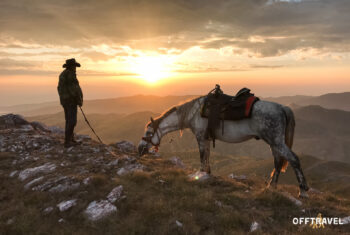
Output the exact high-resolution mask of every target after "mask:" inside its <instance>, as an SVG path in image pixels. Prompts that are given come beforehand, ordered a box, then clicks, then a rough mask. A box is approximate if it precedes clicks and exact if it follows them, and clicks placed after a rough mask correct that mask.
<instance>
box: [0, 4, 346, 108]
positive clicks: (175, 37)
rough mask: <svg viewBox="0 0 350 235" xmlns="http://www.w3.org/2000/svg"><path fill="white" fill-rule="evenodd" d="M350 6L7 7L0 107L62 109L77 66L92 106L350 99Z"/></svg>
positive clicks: (1, 21)
mask: <svg viewBox="0 0 350 235" xmlns="http://www.w3.org/2000/svg"><path fill="white" fill-rule="evenodd" d="M349 12H350V1H346V0H294V1H287V0H245V1H239V0H217V1H210V0H181V1H164V0H133V1H131V0H128V1H126V0H125V1H121V0H119V1H112V0H103V1H92V0H84V1H83V0H74V1H73V0H60V1H44V0H36V1H31V2H30V4H29V2H28V1H26V0H2V1H1V2H0V29H1V30H0V106H3V105H13V104H22V103H38V102H45V101H52V100H58V95H57V90H56V87H57V80H58V75H59V73H60V72H61V71H62V64H64V62H65V60H66V59H68V58H72V57H74V58H76V59H77V61H78V62H80V63H81V65H82V67H81V68H78V69H77V75H78V79H79V81H80V84H81V86H82V88H83V91H84V97H85V99H97V98H111V97H120V96H131V95H135V94H153V95H174V94H178V95H186V94H190V95H192V94H205V93H207V92H208V91H209V90H210V89H212V88H213V87H214V85H215V84H216V83H219V84H221V86H222V88H223V90H224V91H225V92H227V93H231V94H233V93H235V92H236V91H237V90H238V89H240V88H241V87H249V88H250V89H252V91H253V93H255V94H257V95H258V96H263V97H268V96H281V95H296V94H307V95H320V94H325V93H330V92H345V91H349V90H350V89H349V88H350V79H349V74H350V68H349V65H350V28H349V23H348V22H350V14H349Z"/></svg>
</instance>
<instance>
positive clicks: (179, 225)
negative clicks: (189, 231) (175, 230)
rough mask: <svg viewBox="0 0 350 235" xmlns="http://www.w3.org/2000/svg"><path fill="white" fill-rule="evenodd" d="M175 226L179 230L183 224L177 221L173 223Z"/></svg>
mask: <svg viewBox="0 0 350 235" xmlns="http://www.w3.org/2000/svg"><path fill="white" fill-rule="evenodd" d="M175 224H176V225H177V226H178V227H180V228H181V227H182V226H183V224H182V223H181V222H180V221H178V220H176V221H175Z"/></svg>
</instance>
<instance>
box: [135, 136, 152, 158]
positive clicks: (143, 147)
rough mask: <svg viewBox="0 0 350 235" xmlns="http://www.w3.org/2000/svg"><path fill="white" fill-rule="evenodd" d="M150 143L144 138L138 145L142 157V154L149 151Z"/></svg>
mask: <svg viewBox="0 0 350 235" xmlns="http://www.w3.org/2000/svg"><path fill="white" fill-rule="evenodd" d="M148 149H149V148H148V143H147V142H146V141H144V140H141V141H140V143H139V145H138V147H137V150H138V152H139V156H140V157H141V156H142V155H145V154H146V153H148Z"/></svg>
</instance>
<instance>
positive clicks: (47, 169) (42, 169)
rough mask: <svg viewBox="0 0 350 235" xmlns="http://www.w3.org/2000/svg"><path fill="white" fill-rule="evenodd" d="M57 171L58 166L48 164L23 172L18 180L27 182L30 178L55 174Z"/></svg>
mask: <svg viewBox="0 0 350 235" xmlns="http://www.w3.org/2000/svg"><path fill="white" fill-rule="evenodd" d="M55 169H56V165H55V164H51V163H46V164H44V165H42V166H38V167H34V168H28V169H25V170H23V171H21V172H20V173H19V175H18V178H19V179H20V180H21V181H24V180H26V179H27V178H29V177H33V176H35V175H37V174H39V173H50V172H53V171H54V170H55Z"/></svg>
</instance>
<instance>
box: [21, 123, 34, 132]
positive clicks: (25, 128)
mask: <svg viewBox="0 0 350 235" xmlns="http://www.w3.org/2000/svg"><path fill="white" fill-rule="evenodd" d="M18 131H19V132H29V131H34V128H33V127H32V125H29V124H27V125H23V126H21V128H20V129H19V130H18Z"/></svg>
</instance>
